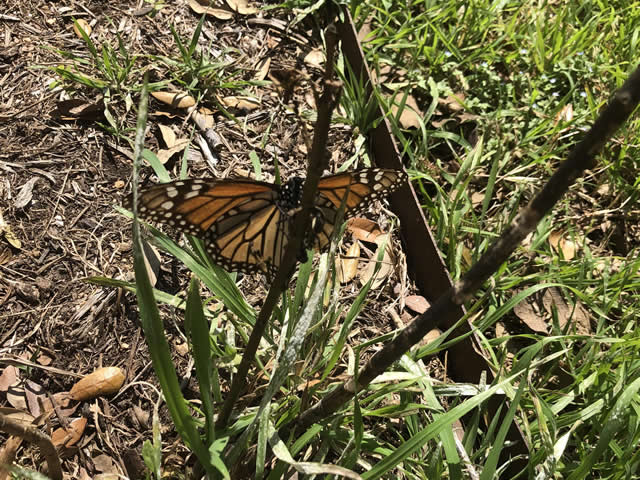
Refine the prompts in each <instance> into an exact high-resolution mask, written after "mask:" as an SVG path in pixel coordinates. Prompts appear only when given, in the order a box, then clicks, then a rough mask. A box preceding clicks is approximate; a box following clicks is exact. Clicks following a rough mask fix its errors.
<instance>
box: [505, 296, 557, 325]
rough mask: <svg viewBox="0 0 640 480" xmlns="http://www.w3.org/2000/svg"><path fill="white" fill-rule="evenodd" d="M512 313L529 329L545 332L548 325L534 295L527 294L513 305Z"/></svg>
mask: <svg viewBox="0 0 640 480" xmlns="http://www.w3.org/2000/svg"><path fill="white" fill-rule="evenodd" d="M513 313H515V315H516V316H517V317H518V318H519V319H520V320H522V321H523V322H524V323H525V324H526V325H527V326H528V327H529V328H530V329H531V330H533V331H534V332H538V333H547V330H548V325H547V322H546V320H545V319H544V316H543V314H542V312H541V311H540V306H539V304H538V302H537V301H536V296H535V295H529V296H528V297H527V298H524V299H522V300H521V301H520V302H518V304H517V305H516V306H515V307H513Z"/></svg>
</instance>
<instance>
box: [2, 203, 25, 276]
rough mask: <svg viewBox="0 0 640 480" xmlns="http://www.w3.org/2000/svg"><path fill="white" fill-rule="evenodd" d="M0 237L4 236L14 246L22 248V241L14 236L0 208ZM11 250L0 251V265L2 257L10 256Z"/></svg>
mask: <svg viewBox="0 0 640 480" xmlns="http://www.w3.org/2000/svg"><path fill="white" fill-rule="evenodd" d="M0 237H4V239H5V240H6V241H7V242H9V245H11V246H12V247H14V248H18V249H20V248H22V242H21V241H20V240H19V239H18V237H16V236H15V234H14V233H13V231H12V230H11V225H9V224H8V223H7V222H5V221H4V216H3V215H2V210H0ZM11 256H12V255H11V251H10V250H8V249H7V250H6V252H3V251H0V265H2V263H4V262H3V259H4V257H9V258H10V257H11Z"/></svg>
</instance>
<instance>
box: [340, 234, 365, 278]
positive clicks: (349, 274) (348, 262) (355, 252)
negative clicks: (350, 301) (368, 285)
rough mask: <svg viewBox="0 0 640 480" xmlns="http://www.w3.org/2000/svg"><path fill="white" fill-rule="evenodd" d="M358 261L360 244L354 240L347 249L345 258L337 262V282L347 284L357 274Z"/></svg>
mask: <svg viewBox="0 0 640 480" xmlns="http://www.w3.org/2000/svg"><path fill="white" fill-rule="evenodd" d="M359 260H360V244H359V243H358V241H357V240H356V241H355V242H353V244H352V245H351V246H350V247H349V248H348V249H347V254H346V255H345V257H340V261H339V262H338V280H339V282H340V283H348V282H350V281H351V280H353V278H354V277H355V276H356V274H357V273H358V261H359Z"/></svg>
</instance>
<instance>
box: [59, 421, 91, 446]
mask: <svg viewBox="0 0 640 480" xmlns="http://www.w3.org/2000/svg"><path fill="white" fill-rule="evenodd" d="M86 426H87V419H86V418H84V417H80V418H76V419H75V420H73V421H72V422H71V423H70V424H69V427H68V428H66V429H65V428H62V427H60V428H58V429H56V430H54V431H53V433H52V434H51V442H52V443H53V444H54V445H55V446H56V447H58V448H59V447H61V446H63V445H64V446H65V447H67V448H68V447H72V446H73V445H75V444H76V443H78V440H80V438H82V434H83V433H84V429H85V427H86Z"/></svg>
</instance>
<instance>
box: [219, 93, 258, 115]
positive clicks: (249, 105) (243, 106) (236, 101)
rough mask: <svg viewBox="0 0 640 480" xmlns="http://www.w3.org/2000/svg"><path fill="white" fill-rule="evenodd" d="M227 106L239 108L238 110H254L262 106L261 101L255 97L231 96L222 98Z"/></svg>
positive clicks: (222, 101)
mask: <svg viewBox="0 0 640 480" xmlns="http://www.w3.org/2000/svg"><path fill="white" fill-rule="evenodd" d="M220 103H222V104H223V105H224V106H225V107H227V108H237V109H238V110H246V111H249V112H250V111H252V110H255V109H256V108H258V107H259V106H260V102H259V101H258V100H257V99H255V98H249V97H236V96H229V97H223V98H221V99H220Z"/></svg>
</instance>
